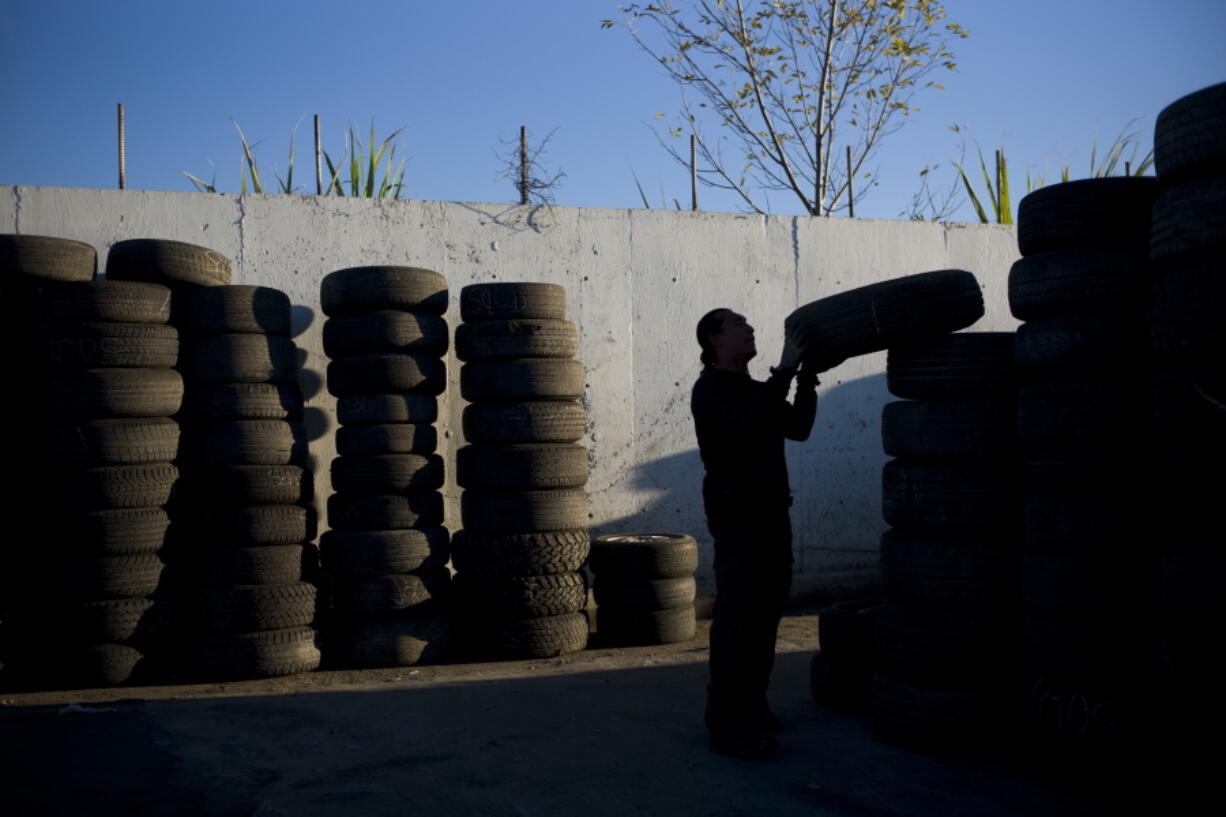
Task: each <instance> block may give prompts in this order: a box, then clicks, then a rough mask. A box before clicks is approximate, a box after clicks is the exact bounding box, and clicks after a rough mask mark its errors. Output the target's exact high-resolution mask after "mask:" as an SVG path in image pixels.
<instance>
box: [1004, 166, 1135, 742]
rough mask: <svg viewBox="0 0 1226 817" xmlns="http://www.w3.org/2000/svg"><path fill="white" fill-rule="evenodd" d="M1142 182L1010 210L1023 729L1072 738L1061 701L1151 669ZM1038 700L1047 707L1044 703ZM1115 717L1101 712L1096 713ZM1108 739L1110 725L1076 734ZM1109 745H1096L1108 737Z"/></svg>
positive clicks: (1098, 182) (1107, 694)
mask: <svg viewBox="0 0 1226 817" xmlns="http://www.w3.org/2000/svg"><path fill="white" fill-rule="evenodd" d="M1156 193H1157V182H1156V180H1155V179H1153V178H1152V177H1116V178H1097V179H1086V180H1082V181H1075V182H1067V183H1064V184H1058V185H1053V186H1051V187H1044V188H1041V189H1039V190H1037V191H1035V192H1033V193H1031V194H1029V195H1028V196H1026V197H1025V198H1024V199H1022V201H1021V203H1020V205H1019V207H1018V247H1019V249H1020V251H1021V254H1022V258H1021V259H1020V260H1019V261H1017V262H1016V263H1015V264H1014V266H1013V268H1012V270H1011V272H1010V275H1009V303H1010V308H1011V309H1012V311H1013V314H1014V316H1016V317H1017V318H1019V319H1021V320H1022V321H1024V323H1023V324H1022V325H1021V327H1020V328H1019V329H1018V331H1017V334H1016V341H1015V346H1014V362H1015V365H1016V367H1017V372H1018V377H1019V382H1020V386H1019V394H1018V433H1019V437H1020V441H1021V446H1022V457H1023V461H1024V473H1025V485H1024V542H1023V552H1022V557H1021V564H1020V588H1021V597H1022V604H1023V608H1024V616H1025V619H1024V624H1023V652H1024V656H1025V674H1024V679H1025V681H1026V684H1027V686H1028V688H1029V689H1030V690H1031V692H1032V696H1031V700H1030V701H1029V704H1030V706H1029V715H1028V722H1029V725H1030V726H1031V727H1032V729H1033V731H1034V732H1035V733H1036V734H1038V735H1040V736H1046V737H1053V738H1056V739H1058V740H1064V739H1065V738H1070V737H1074V735H1073V734H1070V733H1069V732H1070V730H1069V729H1068V728H1067V724H1068V723H1069V721H1068V719H1067V718H1063V717H1053V716H1052V714H1051V713H1052V712H1053V711H1058V710H1059V708H1058V707H1056V708H1053V707H1051V706H1050V705H1048V702H1050V701H1051V700H1055V699H1067V700H1074V699H1076V700H1086V701H1094V702H1099V703H1102V702H1108V701H1119V700H1122V699H1124V698H1130V697H1131V696H1132V695H1133V694H1134V693H1135V691H1136V687H1137V686H1138V685H1145V684H1147V683H1148V682H1149V681H1147V680H1143V679H1151V680H1152V678H1153V674H1154V670H1155V669H1156V665H1157V647H1158V640H1157V634H1156V632H1155V631H1154V626H1153V625H1154V623H1155V618H1154V617H1144V616H1142V617H1138V616H1137V615H1136V614H1135V611H1136V605H1137V601H1138V600H1141V599H1154V598H1156V596H1157V593H1158V587H1157V576H1158V562H1157V557H1158V554H1157V548H1156V546H1155V540H1154V539H1153V538H1152V537H1151V536H1149V535H1148V533H1149V519H1148V516H1149V510H1150V509H1151V508H1152V501H1151V500H1150V492H1149V491H1148V490H1147V489H1146V487H1145V486H1146V484H1147V483H1148V482H1149V481H1150V476H1149V475H1150V473H1151V464H1152V450H1151V448H1152V446H1151V440H1152V423H1151V416H1152V411H1151V397H1150V390H1149V389H1148V388H1147V387H1146V385H1147V383H1148V380H1149V377H1150V375H1149V374H1148V372H1150V371H1151V368H1152V365H1151V362H1150V355H1149V342H1148V334H1149V333H1148V326H1147V319H1146V314H1145V312H1146V305H1147V296H1148V288H1149V284H1148V281H1149V258H1148V253H1149V224H1150V211H1151V208H1152V205H1153V201H1154V197H1155V195H1156ZM1039 698H1041V699H1042V702H1040V701H1039ZM1109 708H1110V707H1104V706H1099V705H1098V703H1096V704H1095V705H1094V706H1092V707H1091V710H1092V711H1095V712H1097V711H1104V712H1105V711H1107V710H1108V709H1109ZM1075 723H1076V724H1077V725H1076V726H1075V727H1074V728H1073V730H1072V732H1074V733H1076V734H1075V737H1077V738H1082V737H1088V736H1090V735H1091V734H1093V733H1094V732H1095V731H1097V732H1098V733H1099V734H1100V736H1102V737H1106V738H1107V739H1108V740H1109V741H1111V740H1114V738H1115V734H1114V731H1115V730H1117V728H1118V726H1119V725H1118V723H1116V722H1114V721H1113V722H1112V723H1110V724H1105V723H1098V724H1095V723H1080V722H1079V721H1078V722H1075ZM1104 731H1105V732H1107V733H1108V734H1106V735H1103V734H1102V733H1103V732H1104Z"/></svg>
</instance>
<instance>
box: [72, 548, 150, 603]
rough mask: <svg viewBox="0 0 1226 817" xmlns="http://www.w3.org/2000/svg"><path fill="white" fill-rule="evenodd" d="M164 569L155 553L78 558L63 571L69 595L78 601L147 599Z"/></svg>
mask: <svg viewBox="0 0 1226 817" xmlns="http://www.w3.org/2000/svg"><path fill="white" fill-rule="evenodd" d="M165 566H166V565H165V563H164V562H163V561H162V559H161V558H160V557H159V556H158V555H157V554H155V553H140V554H136V555H131V556H100V557H99V556H91V557H85V558H77V559H74V560H73V561H72V562H71V563H70V564H69V566H68V569H67V570H66V571H65V578H66V580H67V584H68V587H69V594H68V595H69V596H70V597H72V598H75V599H79V600H81V601H86V600H95V599H96V600H99V601H102V600H107V599H143V598H148V597H149V596H152V595H153V594H154V592H155V591H156V590H157V589H158V582H159V580H160V579H161V576H162V571H163V569H164V568H165Z"/></svg>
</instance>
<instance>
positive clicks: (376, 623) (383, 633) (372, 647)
mask: <svg viewBox="0 0 1226 817" xmlns="http://www.w3.org/2000/svg"><path fill="white" fill-rule="evenodd" d="M450 634H451V625H450V621H449V620H448V618H447V617H446V616H420V617H414V618H403V619H370V620H367V621H355V622H354V623H353V625H352V627H351V628H350V629H349V630H348V632H347V633H346V635H345V637H344V642H343V643H344V650H345V654H346V655H347V656H348V658H349V662H350V663H351V664H353V665H354V666H357V667H368V668H376V667H413V666H417V665H420V664H433V663H438V662H440V661H442V660H443V659H444V658H446V657H447V651H448V647H449V644H450Z"/></svg>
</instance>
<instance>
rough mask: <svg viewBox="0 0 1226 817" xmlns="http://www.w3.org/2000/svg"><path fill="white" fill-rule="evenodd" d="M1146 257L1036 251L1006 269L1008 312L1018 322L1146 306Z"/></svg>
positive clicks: (1123, 253) (1098, 251)
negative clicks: (1007, 273)
mask: <svg viewBox="0 0 1226 817" xmlns="http://www.w3.org/2000/svg"><path fill="white" fill-rule="evenodd" d="M1149 280H1150V268H1149V253H1148V252H1146V251H1144V250H1132V251H1127V250H1119V249H1112V248H1110V247H1105V248H1098V247H1095V248H1090V249H1070V250H1056V251H1053V252H1043V253H1036V254H1035V255H1031V256H1028V257H1026V258H1021V259H1019V260H1017V261H1016V262H1014V264H1013V267H1012V268H1011V269H1010V270H1009V308H1010V310H1011V311H1012V312H1013V316H1014V317H1015V318H1018V319H1020V320H1023V321H1032V320H1038V319H1040V318H1054V317H1057V316H1059V315H1067V314H1070V313H1079V312H1100V311H1102V312H1135V311H1137V310H1140V309H1143V308H1144V305H1145V296H1146V291H1145V290H1146V287H1147V286H1148V285H1149Z"/></svg>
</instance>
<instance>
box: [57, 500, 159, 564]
mask: <svg viewBox="0 0 1226 817" xmlns="http://www.w3.org/2000/svg"><path fill="white" fill-rule="evenodd" d="M65 527H66V529H67V533H66V539H67V540H71V541H72V542H73V543H74V544H75V545H76V546H77V547H79V548H80V549H81V550H82V551H83V552H85V553H90V554H96V555H99V556H131V555H135V554H140V553H154V552H156V551H158V550H161V549H162V547H163V545H165V543H166V532H167V531H168V530H169V528H170V515H169V514H167V513H166V510H165V509H164V508H161V507H150V508H113V509H108V510H97V511H86V512H84V513H81V514H77V515H73V516H71V517H70V518H69V519H68V520H66V523H65Z"/></svg>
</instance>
